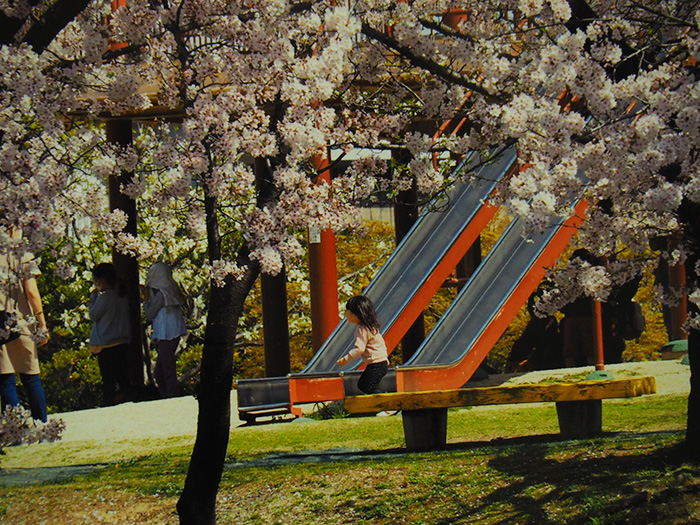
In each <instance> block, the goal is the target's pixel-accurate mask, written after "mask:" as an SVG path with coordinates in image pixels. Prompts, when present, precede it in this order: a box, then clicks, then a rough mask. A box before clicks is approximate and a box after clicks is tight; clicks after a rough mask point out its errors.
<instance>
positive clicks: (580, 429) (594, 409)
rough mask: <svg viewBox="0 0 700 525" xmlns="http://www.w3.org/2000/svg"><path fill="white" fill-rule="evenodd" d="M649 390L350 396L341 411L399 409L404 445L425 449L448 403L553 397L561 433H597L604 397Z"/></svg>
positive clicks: (631, 386) (629, 383) (623, 385)
mask: <svg viewBox="0 0 700 525" xmlns="http://www.w3.org/2000/svg"><path fill="white" fill-rule="evenodd" d="M654 393H656V379H655V378H653V377H639V378H632V379H611V380H604V381H581V382H577V383H549V384H526V385H512V386H511V385H508V386H495V387H484V388H458V389H453V390H436V391H429V392H392V393H388V394H374V395H364V396H351V397H346V398H345V410H346V411H347V412H349V413H351V414H371V413H376V412H380V411H383V410H400V411H401V416H402V418H403V428H404V436H405V438H406V448H407V449H408V450H410V451H426V450H436V449H439V448H442V447H444V446H445V444H446V442H447V409H448V408H450V407H466V406H478V405H502V404H510V403H546V402H554V403H556V407H557V418H558V420H559V432H560V435H561V437H562V438H564V439H584V438H589V437H593V436H595V435H598V434H600V433H601V432H602V400H603V399H612V398H625V397H637V396H641V395H644V394H654Z"/></svg>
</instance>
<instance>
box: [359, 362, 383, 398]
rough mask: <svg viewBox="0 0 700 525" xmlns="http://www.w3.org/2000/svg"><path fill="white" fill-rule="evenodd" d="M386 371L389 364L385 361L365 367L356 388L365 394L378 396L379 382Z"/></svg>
mask: <svg viewBox="0 0 700 525" xmlns="http://www.w3.org/2000/svg"><path fill="white" fill-rule="evenodd" d="M388 371H389V363H388V362H387V361H382V362H381V363H372V364H369V365H367V367H365V370H364V372H362V375H361V376H360V379H359V380H358V381H357V388H359V389H360V390H361V391H362V392H364V393H365V394H379V393H380V391H379V382H380V381H381V380H382V377H384V376H385V375H386V373H387V372H388Z"/></svg>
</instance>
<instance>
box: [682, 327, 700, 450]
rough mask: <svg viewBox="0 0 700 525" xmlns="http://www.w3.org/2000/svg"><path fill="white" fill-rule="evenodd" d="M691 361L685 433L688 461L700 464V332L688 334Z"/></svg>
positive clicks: (693, 331) (691, 331)
mask: <svg viewBox="0 0 700 525" xmlns="http://www.w3.org/2000/svg"><path fill="white" fill-rule="evenodd" d="M688 359H689V360H690V394H689V395H688V422H687V427H686V433H685V448H686V456H687V459H688V460H690V461H694V462H700V331H698V330H690V333H689V334H688Z"/></svg>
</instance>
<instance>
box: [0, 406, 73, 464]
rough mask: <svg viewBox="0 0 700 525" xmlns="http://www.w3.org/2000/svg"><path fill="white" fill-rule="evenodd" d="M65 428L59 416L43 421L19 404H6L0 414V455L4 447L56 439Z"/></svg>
mask: <svg viewBox="0 0 700 525" xmlns="http://www.w3.org/2000/svg"><path fill="white" fill-rule="evenodd" d="M65 428H66V425H65V423H64V422H63V420H62V419H60V418H59V419H56V418H49V420H48V422H46V423H43V422H41V421H38V420H36V419H33V418H32V414H31V412H30V411H29V410H27V409H26V408H24V407H22V406H21V405H17V406H9V405H8V406H6V407H5V410H4V411H3V412H2V415H0V455H1V454H2V451H3V449H4V448H5V447H10V446H13V445H22V444H30V443H43V442H48V443H51V442H54V441H58V440H59V439H61V434H62V433H63V431H64V430H65Z"/></svg>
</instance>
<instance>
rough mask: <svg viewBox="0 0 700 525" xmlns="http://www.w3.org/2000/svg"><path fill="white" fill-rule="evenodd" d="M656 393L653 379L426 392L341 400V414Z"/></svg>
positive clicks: (397, 393)
mask: <svg viewBox="0 0 700 525" xmlns="http://www.w3.org/2000/svg"><path fill="white" fill-rule="evenodd" d="M654 393H656V379H655V378H654V377H638V378H632V379H611V380H603V381H581V382H579V383H551V384H533V385H509V386H495V387H485V388H458V389H453V390H434V391H427V392H392V393H388V394H373V395H366V396H351V397H347V398H345V410H347V411H348V412H350V413H351V414H353V413H354V414H358V413H366V412H378V411H381V410H419V409H424V408H449V407H462V406H477V405H502V404H509V403H540V402H557V401H587V400H591V399H610V398H621V397H637V396H641V395H644V394H654Z"/></svg>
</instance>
